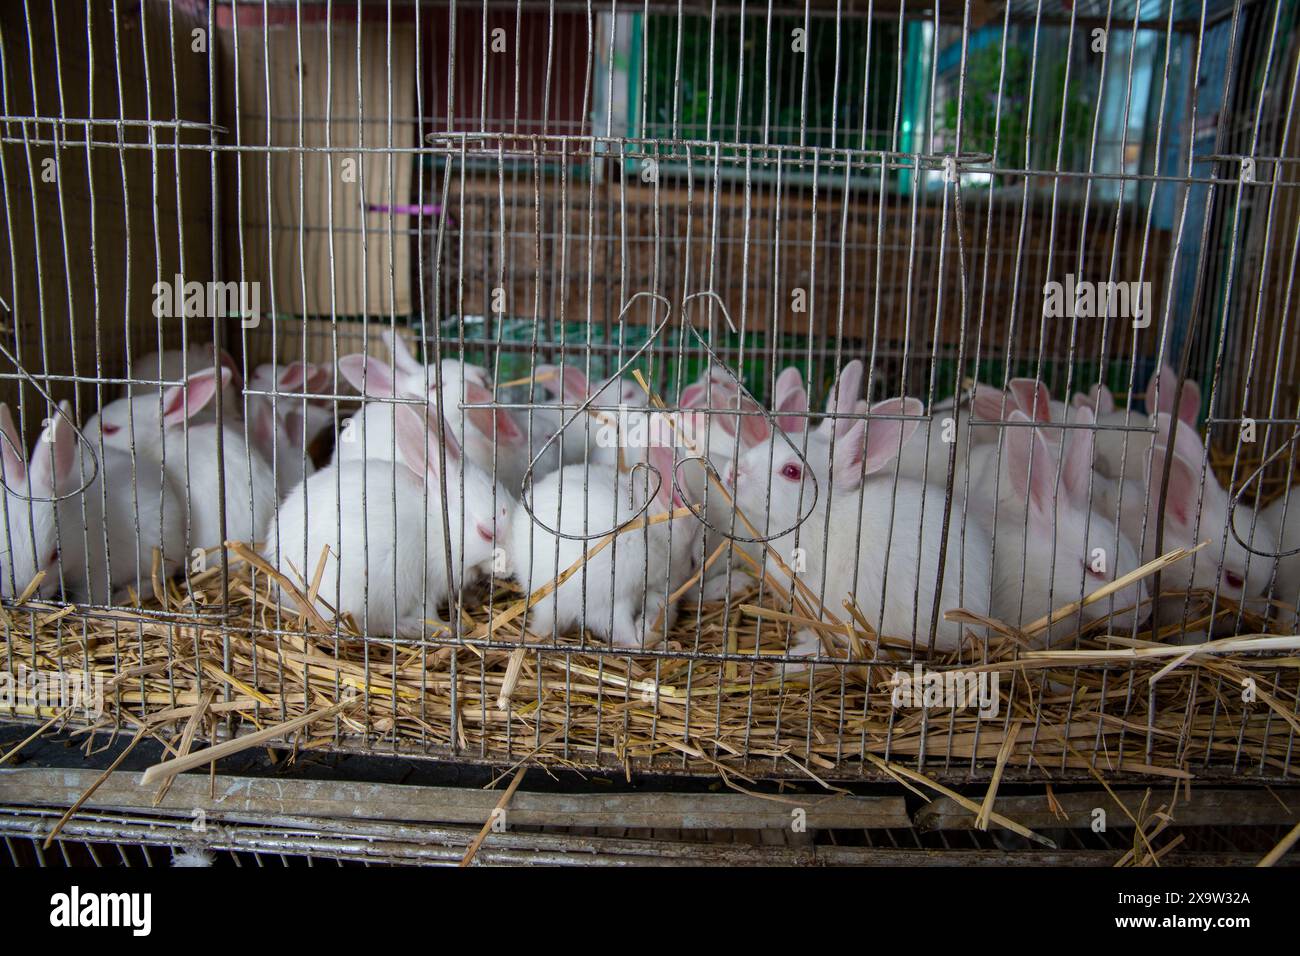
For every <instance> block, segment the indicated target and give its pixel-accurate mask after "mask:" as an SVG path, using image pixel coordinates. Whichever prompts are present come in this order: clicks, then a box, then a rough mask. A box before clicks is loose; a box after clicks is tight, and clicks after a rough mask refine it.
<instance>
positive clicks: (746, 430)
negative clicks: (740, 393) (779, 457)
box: [739, 397, 772, 447]
mask: <svg viewBox="0 0 1300 956" xmlns="http://www.w3.org/2000/svg"><path fill="white" fill-rule="evenodd" d="M740 407H741V409H742V410H744V411H748V412H753V413H755V414H751V415H741V416H739V417H740V440H741V442H742V443H744V444H745V445H747V446H750V447H752V446H754V445H761V444H762V443H763V442H765V441H767V440H768V438H770V437H771V436H772V426H771V425H770V424H768V421H767V416H765V415H764V414H763V407H762V406H761V405H759V404H758V402H756V401H754V400H753V399H751V398H748V397H742V398H741V400H740Z"/></svg>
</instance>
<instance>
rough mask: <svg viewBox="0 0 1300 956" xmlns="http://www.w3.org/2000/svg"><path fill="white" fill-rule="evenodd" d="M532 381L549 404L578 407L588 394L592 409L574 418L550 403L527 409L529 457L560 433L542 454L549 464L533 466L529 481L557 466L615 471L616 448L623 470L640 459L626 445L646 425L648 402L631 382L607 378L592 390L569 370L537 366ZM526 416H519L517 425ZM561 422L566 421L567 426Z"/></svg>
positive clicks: (570, 410) (585, 380)
mask: <svg viewBox="0 0 1300 956" xmlns="http://www.w3.org/2000/svg"><path fill="white" fill-rule="evenodd" d="M534 378H536V379H537V380H538V381H537V387H538V388H541V389H543V390H544V391H545V392H546V393H547V394H548V395H549V396H550V398H551V402H556V401H563V402H564V403H565V404H566V405H570V406H574V405H581V404H583V403H584V402H586V401H587V400H588V399H589V398H592V397H593V394H594V396H595V397H594V400H593V401H592V405H593V406H597V407H596V408H593V409H591V410H589V411H588V412H587V414H585V415H579V416H576V417H575V415H576V410H575V409H573V408H553V407H551V404H550V403H537V404H534V405H533V407H532V409H531V414H532V416H533V425H532V427H533V440H532V449H533V454H536V453H537V450H538V449H539V448H541V446H542V445H543V444H545V442H546V441H547V439H549V438H550V437H551V436H552V435H554V434H555V433H556V432H559V431H560V430H561V429H563V434H562V435H561V437H559V438H557V439H556V440H555V442H554V443H553V444H552V445H551V447H550V448H549V449H548V454H549V455H551V456H554V457H553V458H552V460H550V461H549V462H545V463H543V462H539V463H538V468H537V469H535V473H534V480H535V479H536V478H537V477H540V475H542V474H546V473H547V472H549V471H554V470H555V469H556V468H558V467H559V466H560V465H561V464H564V465H576V464H580V463H582V462H584V461H585V462H590V463H591V464H596V465H607V466H609V467H616V466H617V465H618V464H619V461H620V455H619V451H618V449H619V447H620V446H622V448H623V452H624V453H623V455H622V456H621V460H622V465H623V468H624V470H627V469H629V468H631V467H632V466H634V465H635V464H636V463H637V462H638V461H644V460H645V455H644V453H643V452H641V451H639V450H638V446H637V445H636V443H635V442H630V441H629V440H628V439H629V436H630V435H632V434H633V433H640V434H644V433H645V431H646V429H647V426H648V422H649V418H648V414H649V413H648V411H647V409H648V408H649V400H648V399H647V397H646V394H645V392H644V391H643V390H642V389H641V386H640V385H638V384H637V383H636V380H635V379H632V378H619V377H613V378H608V379H605V380H604V381H603V382H600V383H598V384H596V385H592V384H591V383H590V381H589V380H588V378H587V376H586V375H585V374H584V373H583V371H582V370H581V369H580V368H578V367H577V366H575V365H563V366H556V365H539V366H537V368H536V370H535V372H534ZM536 401H537V399H536V393H534V402H536ZM609 406H617V407H618V408H619V409H620V411H618V412H616V411H613V410H612V408H611V407H609ZM526 414H527V413H524V415H521V421H523V420H524V416H525V415H526ZM565 422H568V425H567V427H566V426H565ZM640 447H644V446H643V445H642V446H640Z"/></svg>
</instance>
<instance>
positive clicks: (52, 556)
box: [45, 548, 59, 564]
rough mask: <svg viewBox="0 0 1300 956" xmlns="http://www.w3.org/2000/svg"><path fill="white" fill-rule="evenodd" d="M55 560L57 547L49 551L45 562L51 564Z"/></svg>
mask: <svg viewBox="0 0 1300 956" xmlns="http://www.w3.org/2000/svg"><path fill="white" fill-rule="evenodd" d="M57 560H59V549H58V548H55V549H54V550H53V551H51V552H50V556H49V557H48V558H46V559H45V563H46V564H53V563H54V562H55V561H57Z"/></svg>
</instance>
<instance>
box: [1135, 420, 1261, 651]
mask: <svg viewBox="0 0 1300 956" xmlns="http://www.w3.org/2000/svg"><path fill="white" fill-rule="evenodd" d="M1155 425H1156V428H1157V434H1159V435H1160V436H1162V438H1163V439H1164V440H1163V441H1161V442H1158V443H1157V444H1156V445H1155V446H1154V448H1153V449H1152V453H1151V464H1150V466H1149V468H1148V469H1147V476H1146V493H1145V494H1136V495H1130V493H1129V491H1128V490H1125V492H1124V501H1123V503H1122V515H1121V524H1122V526H1123V527H1125V528H1132V529H1135V530H1133V532H1132V534H1133V535H1134V537H1135V538H1137V537H1139V536H1141V531H1140V530H1138V529H1141V528H1142V527H1143V525H1144V522H1145V528H1146V531H1145V536H1144V537H1145V540H1144V541H1142V557H1143V560H1145V561H1151V560H1153V559H1155V558H1156V557H1159V555H1158V554H1157V552H1156V547H1155V543H1156V542H1155V537H1156V518H1157V516H1158V514H1159V511H1158V508H1156V507H1152V508H1151V510H1150V513H1149V514H1148V513H1147V501H1148V500H1149V501H1150V502H1153V503H1158V502H1159V501H1160V485H1161V481H1162V480H1163V475H1164V468H1165V461H1166V458H1167V457H1168V458H1170V459H1172V461H1171V464H1170V471H1169V493H1168V496H1167V497H1166V498H1165V500H1164V513H1165V526H1164V542H1163V546H1162V550H1163V551H1164V552H1169V551H1172V550H1174V549H1175V548H1192V547H1195V546H1196V545H1197V544H1198V543H1199V542H1201V541H1205V540H1208V541H1209V542H1210V544H1209V546H1208V547H1206V548H1205V549H1204V550H1203V551H1201V552H1199V553H1197V554H1194V555H1192V556H1191V557H1189V558H1184V559H1183V560H1181V561H1178V562H1175V563H1174V564H1172V565H1170V566H1169V567H1167V568H1165V569H1164V570H1163V571H1162V572H1161V582H1160V587H1161V590H1162V591H1163V592H1169V591H1184V590H1187V589H1189V588H1205V589H1208V590H1217V591H1218V593H1219V594H1222V595H1225V596H1227V597H1230V598H1232V599H1233V600H1235V601H1243V600H1245V599H1247V598H1253V597H1257V596H1259V595H1261V594H1263V593H1264V592H1265V590H1266V589H1267V587H1268V584H1269V581H1270V580H1271V578H1272V574H1273V562H1272V561H1271V560H1270V559H1268V558H1266V557H1261V556H1259V555H1254V554H1251V553H1250V552H1249V551H1247V550H1246V549H1245V548H1243V547H1242V546H1241V545H1240V544H1239V543H1238V542H1237V540H1236V538H1235V537H1233V535H1232V532H1231V531H1230V530H1228V508H1229V504H1230V496H1229V494H1228V492H1227V491H1226V490H1224V488H1223V486H1222V485H1220V484H1219V480H1218V478H1217V477H1215V474H1214V471H1213V470H1212V469H1209V468H1206V469H1205V482H1204V486H1203V487H1202V482H1201V470H1202V464H1203V463H1204V461H1205V449H1204V446H1203V445H1202V443H1201V439H1200V438H1198V437H1197V435H1196V432H1195V430H1194V429H1193V428H1192V426H1190V425H1188V424H1186V423H1185V422H1179V421H1176V420H1171V419H1170V417H1169V416H1168V415H1167V414H1165V413H1164V412H1160V413H1159V414H1157V415H1156V416H1155ZM1171 426H1173V428H1174V431H1173V432H1172V436H1173V439H1174V441H1173V447H1172V450H1171V449H1170V448H1169V447H1167V445H1166V444H1165V442H1166V441H1167V440H1168V436H1170V434H1171V432H1170V428H1171ZM1234 520H1235V522H1236V526H1237V531H1238V533H1239V534H1240V535H1241V537H1242V539H1243V540H1245V541H1247V542H1249V543H1250V544H1251V547H1253V548H1255V549H1257V550H1259V551H1263V552H1265V553H1271V552H1273V551H1275V550H1276V546H1275V543H1274V536H1275V535H1274V530H1273V528H1272V527H1271V526H1270V525H1269V523H1268V522H1267V521H1257V520H1256V518H1255V514H1254V509H1253V508H1251V507H1250V506H1249V505H1246V504H1239V505H1238V506H1237V509H1236V512H1235V517H1234ZM1252 529H1253V534H1252ZM1175 603H1176V604H1177V608H1176V616H1177V617H1178V618H1181V616H1182V606H1183V601H1181V600H1175V601H1168V600H1166V601H1165V602H1164V603H1163V604H1162V612H1161V617H1162V625H1164V624H1169V623H1172V621H1171V619H1170V616H1169V614H1166V613H1165V612H1164V610H1163V607H1164V605H1166V604H1167V605H1170V606H1171V607H1172V605H1173V604H1175Z"/></svg>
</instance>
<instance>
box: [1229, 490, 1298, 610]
mask: <svg viewBox="0 0 1300 956" xmlns="http://www.w3.org/2000/svg"><path fill="white" fill-rule="evenodd" d="M1283 512H1285V515H1284V514H1283ZM1259 520H1260V523H1261V524H1263V525H1264V526H1265V527H1266V528H1268V530H1269V532H1270V533H1271V534H1272V536H1273V537H1274V539H1276V541H1277V550H1278V551H1280V552H1285V551H1291V550H1294V549H1296V548H1300V495H1297V494H1294V493H1291V489H1288V493H1287V494H1285V495H1283V496H1282V497H1281V498H1278V499H1277V500H1276V501H1274V502H1273V503H1272V504H1271V505H1269V506H1268V507H1267V508H1265V509H1264V510H1263V511H1261V512H1260V513H1259ZM1237 528H1238V533H1239V534H1240V535H1241V536H1242V537H1243V538H1245V539H1246V540H1247V541H1249V540H1250V534H1249V528H1248V527H1247V526H1246V525H1245V524H1244V523H1242V524H1238V525H1237ZM1252 547H1255V548H1257V549H1258V550H1260V551H1264V550H1267V549H1265V548H1261V547H1260V546H1259V545H1258V544H1255V545H1252ZM1260 560H1262V561H1267V560H1268V559H1267V558H1261V559H1260ZM1273 599H1274V600H1275V601H1276V602H1277V604H1278V607H1277V611H1276V613H1277V616H1278V618H1279V619H1280V620H1281V621H1283V622H1284V626H1290V627H1300V621H1298V620H1297V616H1298V615H1300V611H1297V607H1298V606H1300V553H1296V554H1289V555H1286V556H1285V557H1282V558H1279V559H1278V562H1277V578H1276V580H1275V582H1274V585H1273Z"/></svg>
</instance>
